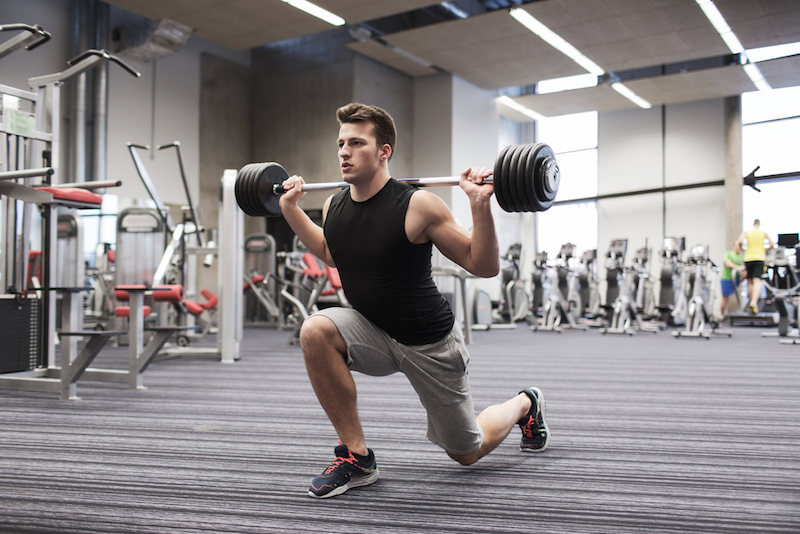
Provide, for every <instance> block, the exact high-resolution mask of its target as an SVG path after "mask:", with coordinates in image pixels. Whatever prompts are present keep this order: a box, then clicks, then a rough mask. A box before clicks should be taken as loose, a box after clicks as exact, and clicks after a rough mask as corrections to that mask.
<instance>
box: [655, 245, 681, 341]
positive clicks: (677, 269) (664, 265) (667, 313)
mask: <svg viewBox="0 0 800 534" xmlns="http://www.w3.org/2000/svg"><path fill="white" fill-rule="evenodd" d="M685 249H686V239H685V238H683V237H667V238H664V244H663V246H662V248H661V274H660V277H659V291H658V295H659V298H658V304H657V305H656V309H657V310H658V312H659V317H660V320H661V321H662V322H663V323H665V324H668V325H672V326H674V325H676V324H683V323H684V322H685V320H686V318H685V300H686V299H685V296H684V299H683V300H684V301H683V302H682V303H681V306H682V308H681V310H680V311H679V312H678V313H677V316H681V317H680V319H679V320H678V322H676V314H675V313H674V312H675V309H676V308H677V307H678V303H679V301H680V300H681V294H682V288H681V279H682V278H681V271H682V268H683V263H682V260H681V258H682V257H683V251H684V250H685Z"/></svg>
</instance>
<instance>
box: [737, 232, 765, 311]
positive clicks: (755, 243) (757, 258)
mask: <svg viewBox="0 0 800 534" xmlns="http://www.w3.org/2000/svg"><path fill="white" fill-rule="evenodd" d="M745 241H747V248H746V249H745V252H744V267H745V269H746V270H747V293H748V295H750V304H748V307H749V308H750V313H752V314H756V313H758V299H759V297H760V295H761V275H762V274H764V261H765V260H766V259H767V251H768V250H770V249H771V248H772V247H774V246H775V242H774V241H772V238H771V237H770V236H769V235H767V233H766V232H765V231H763V230H762V229H761V221H759V220H758V219H756V220H755V221H753V229H752V230H750V231H749V232H742V235H740V236H739V239H737V240H736V243H738V244H739V246H740V247H743V246H744V242H745ZM764 241H768V242H769V246H765V245H764Z"/></svg>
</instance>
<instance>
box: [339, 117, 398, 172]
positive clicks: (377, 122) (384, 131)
mask: <svg viewBox="0 0 800 534" xmlns="http://www.w3.org/2000/svg"><path fill="white" fill-rule="evenodd" d="M336 118H337V119H338V120H339V124H344V123H346V122H371V123H372V130H373V133H374V134H375V139H376V140H377V142H378V146H379V147H380V146H383V145H389V146H390V147H391V149H392V153H391V155H390V156H389V158H390V159H391V156H392V155H394V147H395V145H396V144H397V129H396V128H395V125H394V119H392V116H391V115H389V114H388V113H387V112H386V111H385V110H383V109H381V108H379V107H378V106H370V105H368V104H358V103H351V104H347V105H346V106H342V107H340V108H339V109H337V110H336Z"/></svg>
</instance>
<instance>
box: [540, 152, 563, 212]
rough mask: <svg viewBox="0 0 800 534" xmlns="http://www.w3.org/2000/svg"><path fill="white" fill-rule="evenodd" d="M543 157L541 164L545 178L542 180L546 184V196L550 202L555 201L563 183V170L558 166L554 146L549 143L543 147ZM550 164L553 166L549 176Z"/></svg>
mask: <svg viewBox="0 0 800 534" xmlns="http://www.w3.org/2000/svg"><path fill="white" fill-rule="evenodd" d="M542 157H543V160H542V162H541V163H540V166H541V173H542V176H543V177H544V178H545V179H544V180H543V182H542V183H543V184H544V192H545V198H546V199H547V201H548V202H553V201H555V199H556V195H557V194H558V186H559V185H560V183H561V171H560V169H559V168H558V162H557V161H556V155H555V153H554V152H553V149H552V148H550V147H549V146H547V145H544V148H543V149H542ZM548 165H552V166H553V167H551V168H550V169H549V172H550V175H549V176H548ZM553 171H555V172H553ZM548 207H549V206H548Z"/></svg>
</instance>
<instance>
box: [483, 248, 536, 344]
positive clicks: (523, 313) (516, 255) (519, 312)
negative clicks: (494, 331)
mask: <svg viewBox="0 0 800 534" xmlns="http://www.w3.org/2000/svg"><path fill="white" fill-rule="evenodd" d="M521 253H522V245H521V244H520V243H514V244H513V245H511V246H510V247H508V251H507V252H506V254H505V256H502V259H503V260H505V261H506V267H504V268H503V270H502V272H501V280H502V294H501V297H500V302H499V304H498V306H497V310H496V315H497V317H498V319H499V320H498V321H496V322H494V323H493V324H492V327H493V328H497V327H501V326H505V325H508V326H510V327H512V328H515V327H516V323H517V322H518V321H523V320H525V318H526V317H527V316H528V310H529V309H530V301H529V299H528V293H527V292H526V291H525V281H524V280H522V279H521V278H520V272H519V259H520V256H521Z"/></svg>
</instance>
